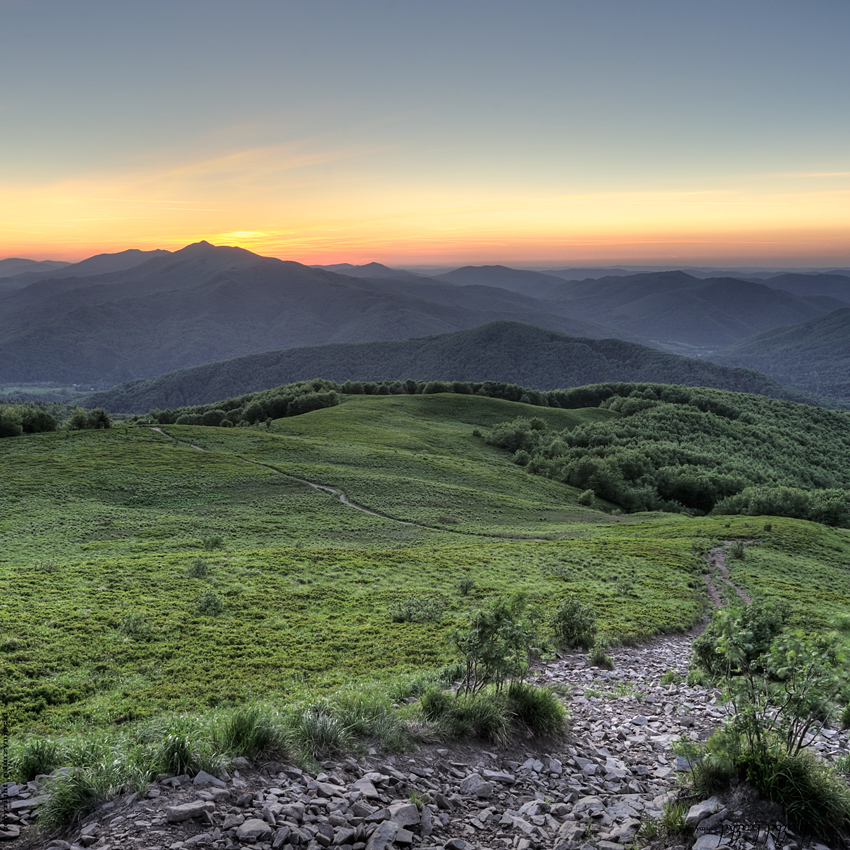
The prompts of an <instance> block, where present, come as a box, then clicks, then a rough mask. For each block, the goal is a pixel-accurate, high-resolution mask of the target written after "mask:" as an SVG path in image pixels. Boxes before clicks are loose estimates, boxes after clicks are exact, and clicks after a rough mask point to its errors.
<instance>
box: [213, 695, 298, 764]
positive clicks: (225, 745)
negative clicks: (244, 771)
mask: <svg viewBox="0 0 850 850" xmlns="http://www.w3.org/2000/svg"><path fill="white" fill-rule="evenodd" d="M213 735H214V740H215V746H216V749H217V750H219V751H221V752H223V753H226V754H227V755H230V756H244V757H245V758H249V759H252V758H255V757H256V756H258V755H259V754H260V753H268V754H273V753H274V754H277V753H283V752H285V751H286V750H287V742H286V733H285V728H284V726H283V723H282V721H281V719H280V718H279V717H277V716H275V715H272V714H271V713H270V712H266V711H263V710H262V709H261V708H259V707H258V706H251V707H242V708H238V709H236V710H235V711H233V712H231V713H229V714H227V715H226V716H225V717H224V718H223V719H222V720H220V721H219V723H218V725H217V726H216V728H215V729H214V732H213Z"/></svg>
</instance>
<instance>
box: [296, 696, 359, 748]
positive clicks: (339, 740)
mask: <svg viewBox="0 0 850 850" xmlns="http://www.w3.org/2000/svg"><path fill="white" fill-rule="evenodd" d="M295 735H296V742H297V743H298V745H299V746H300V747H301V749H302V751H303V752H304V753H305V754H306V755H308V756H311V757H312V758H314V759H318V758H324V757H327V756H332V755H336V754H338V753H344V752H347V751H348V750H349V749H351V746H352V744H353V740H352V737H351V733H350V732H349V730H348V729H346V728H345V726H344V725H343V724H342V723H341V722H340V720H339V719H338V718H336V717H334V716H333V715H332V714H330V713H329V712H328V711H327V709H326V708H324V707H322V706H311V707H310V708H307V709H305V710H304V711H302V712H300V714H299V716H298V721H297V725H296V727H295Z"/></svg>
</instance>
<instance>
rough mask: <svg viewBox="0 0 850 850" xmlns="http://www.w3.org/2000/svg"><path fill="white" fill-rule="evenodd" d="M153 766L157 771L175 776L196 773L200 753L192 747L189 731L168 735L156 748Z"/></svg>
mask: <svg viewBox="0 0 850 850" xmlns="http://www.w3.org/2000/svg"><path fill="white" fill-rule="evenodd" d="M153 764H154V767H155V770H156V771H158V772H161V773H171V774H174V775H175V776H182V775H184V774H190V775H191V774H194V773H196V772H197V770H198V753H197V752H195V750H194V749H193V747H192V741H191V739H190V737H189V733H188V731H175V732H172V733H171V734H168V735H166V736H165V737H164V738H163V739H162V741H161V742H160V744H159V746H158V747H157V748H156V751H155V753H154V757H153Z"/></svg>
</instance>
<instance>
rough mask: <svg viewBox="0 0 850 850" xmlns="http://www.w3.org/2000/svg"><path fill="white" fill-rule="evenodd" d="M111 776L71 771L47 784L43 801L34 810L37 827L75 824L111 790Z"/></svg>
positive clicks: (46, 827)
mask: <svg viewBox="0 0 850 850" xmlns="http://www.w3.org/2000/svg"><path fill="white" fill-rule="evenodd" d="M113 779H114V775H113V774H112V773H110V772H108V771H103V770H90V769H88V770H87V769H84V768H73V769H71V770H69V771H68V772H67V773H62V774H59V775H58V776H56V777H55V778H53V779H51V780H49V782H48V783H47V792H48V794H47V800H46V801H45V802H44V803H42V805H41V806H40V807H39V809H38V824H39V826H40V827H42V828H44V829H58V828H61V827H65V826H68V825H69V824H74V823H79V821H80V820H82V818H83V817H84V816H85V815H86V814H88V813H89V812H90V811H91V810H92V809H93V808H94V807H95V806H96V805H97V804H98V803H100V802H101V801H103V800H105V799H106V798H107V797H108V796H109V793H110V791H111V790H112V785H113Z"/></svg>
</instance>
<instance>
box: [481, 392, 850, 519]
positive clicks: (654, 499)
mask: <svg viewBox="0 0 850 850" xmlns="http://www.w3.org/2000/svg"><path fill="white" fill-rule="evenodd" d="M594 405H598V406H600V407H604V408H607V409H609V410H613V411H615V412H617V413H619V414H620V415H619V416H618V417H617V418H615V419H611V420H608V421H606V422H595V423H593V424H590V425H585V426H581V427H579V428H575V429H572V430H565V431H552V430H549V429H548V428H547V427H546V424H545V422H544V421H543V420H542V419H540V418H538V417H532V418H520V419H517V420H514V421H513V422H506V423H502V424H500V425H498V426H496V427H495V428H494V429H493V430H492V431H491V432H490V434H488V435H487V437H486V439H487V441H488V442H489V443H491V444H492V445H495V446H499V447H500V448H503V449H505V450H507V451H510V452H513V454H514V460H515V462H516V463H518V464H520V465H523V466H526V467H527V468H528V470H529V472H531V473H534V474H537V475H543V476H546V477H549V478H553V479H555V480H558V481H562V482H564V483H566V484H570V485H572V486H573V487H578V488H580V489H582V490H586V491H591V492H590V493H589V494H588V495H589V497H590V498H592V497H594V496H595V497H598V498H600V499H603V500H605V501H608V502H612V503H614V504H616V505H619V506H620V507H621V508H622V509H624V510H626V511H630V512H631V511H645V510H666V511H678V512H684V513H690V514H694V515H696V514H706V513H710V512H712V511H713V512H716V513H745V514H753V515H755V514H767V515H777V516H793V517H800V518H803V519H812V520H816V521H818V522H823V523H826V524H830V525H848V522H850V491H849V490H848V488H850V415H848V414H847V413H845V412H838V411H829V410H823V409H812V408H809V407H805V406H801V405H797V404H791V403H788V402H783V401H777V400H772V399H763V398H758V397H756V396H750V395H738V394H734V393H728V392H722V391H718V390H709V389H688V388H685V387H672V386H660V385H650V384H645V385H631V386H630V385H623V384H620V385H615V384H609V385H601V386H597V387H582V388H579V389H577V390H574V391H573V392H572V393H570V394H568V396H567V398H565V399H562V406H594Z"/></svg>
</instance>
